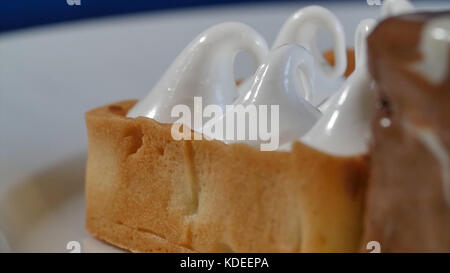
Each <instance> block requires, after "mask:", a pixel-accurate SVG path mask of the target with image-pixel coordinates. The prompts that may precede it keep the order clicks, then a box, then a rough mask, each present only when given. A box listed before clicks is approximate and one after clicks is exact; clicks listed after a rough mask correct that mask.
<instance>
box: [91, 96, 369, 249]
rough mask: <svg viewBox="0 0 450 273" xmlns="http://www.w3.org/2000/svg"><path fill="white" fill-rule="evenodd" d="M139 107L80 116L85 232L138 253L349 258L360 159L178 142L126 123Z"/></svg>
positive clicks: (142, 122) (140, 121) (299, 148)
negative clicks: (85, 142)
mask: <svg viewBox="0 0 450 273" xmlns="http://www.w3.org/2000/svg"><path fill="white" fill-rule="evenodd" d="M135 102H136V101H123V102H119V103H115V104H112V105H107V106H103V107H100V108H97V109H94V110H92V111H90V112H88V113H86V124H87V129H88V137H89V156H88V163H87V170H86V228H87V230H88V231H90V232H91V233H92V234H93V235H94V236H96V237H97V238H99V239H102V240H104V241H107V242H109V243H111V244H114V245H117V246H119V247H122V248H125V249H128V250H131V251H136V252H166V251H167V252H185V251H198V252H352V251H357V250H358V247H359V245H360V237H361V233H362V216H363V215H362V214H363V198H364V195H365V187H366V180H367V171H366V170H367V168H366V165H367V163H366V161H367V160H366V158H365V157H348V158H343V157H335V156H330V155H327V154H324V153H321V152H319V151H317V150H314V149H312V148H309V147H307V146H305V145H303V144H301V143H298V142H297V143H295V144H294V145H293V151H292V152H262V151H259V150H257V149H255V148H252V147H250V146H247V145H245V144H234V145H226V144H224V143H222V142H219V141H208V140H195V141H176V140H174V139H173V138H172V137H171V133H170V131H171V125H170V124H160V123H158V122H156V121H154V120H152V119H148V118H143V117H139V118H135V119H134V118H126V117H125V115H126V113H127V111H128V110H129V109H130V108H131V107H132V106H133V105H134V104H135Z"/></svg>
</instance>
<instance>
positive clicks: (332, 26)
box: [272, 6, 347, 106]
mask: <svg viewBox="0 0 450 273" xmlns="http://www.w3.org/2000/svg"><path fill="white" fill-rule="evenodd" d="M320 28H321V29H324V30H326V31H327V32H328V33H329V34H330V35H331V36H332V38H333V53H334V56H335V65H334V66H330V65H329V64H328V62H327V61H326V60H325V59H324V57H323V55H322V52H321V51H320V50H319V48H318V47H317V41H316V35H317V31H318V29H320ZM285 44H299V45H302V46H304V47H306V48H307V49H308V50H310V51H311V52H312V54H313V56H314V58H315V60H316V63H317V64H318V65H317V68H316V73H315V74H316V79H315V86H314V92H312V93H311V94H304V96H305V98H306V99H307V100H308V101H310V102H311V103H312V104H313V105H315V106H317V105H319V104H320V103H322V102H323V101H324V100H325V99H327V98H328V97H329V96H331V95H332V94H334V93H336V90H338V89H339V88H340V87H341V86H342V85H343V84H344V81H345V78H344V77H343V75H344V73H345V69H346V67H347V54H346V47H345V34H344V29H343V27H342V25H341V22H340V21H339V19H338V18H337V17H336V16H335V15H334V14H333V13H332V12H331V11H329V10H327V9H325V8H323V7H320V6H308V7H305V8H302V9H300V10H298V11H297V12H295V13H294V14H292V15H291V16H290V17H289V18H288V19H287V20H286V22H285V23H284V25H283V26H282V27H281V30H280V31H279V33H278V36H277V38H276V39H275V42H274V44H273V46H272V49H273V48H277V47H279V46H281V45H285ZM299 72H300V71H299ZM299 77H302V75H301V74H300V75H299Z"/></svg>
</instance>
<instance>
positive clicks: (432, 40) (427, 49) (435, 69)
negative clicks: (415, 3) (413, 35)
mask: <svg viewBox="0 0 450 273" xmlns="http://www.w3.org/2000/svg"><path fill="white" fill-rule="evenodd" d="M420 51H421V52H422V60H421V61H420V62H419V63H416V64H415V65H414V66H413V69H415V70H416V71H418V72H419V73H421V74H422V75H424V76H425V77H426V78H427V79H428V80H429V81H430V82H431V83H433V84H440V83H441V82H443V81H444V80H445V79H446V77H447V76H448V73H449V71H448V66H449V64H448V60H449V56H448V54H449V51H450V16H441V17H438V18H436V19H434V20H431V21H430V22H427V23H426V25H425V27H424V28H423V31H422V40H421V43H420Z"/></svg>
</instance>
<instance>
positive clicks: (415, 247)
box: [362, 12, 450, 252]
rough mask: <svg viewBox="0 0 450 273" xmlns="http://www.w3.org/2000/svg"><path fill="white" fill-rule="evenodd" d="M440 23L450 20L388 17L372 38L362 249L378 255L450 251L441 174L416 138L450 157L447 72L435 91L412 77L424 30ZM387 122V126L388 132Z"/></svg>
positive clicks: (418, 77)
mask: <svg viewBox="0 0 450 273" xmlns="http://www.w3.org/2000/svg"><path fill="white" fill-rule="evenodd" d="M442 15H444V16H450V12H440V13H420V14H411V15H404V16H399V17H391V18H388V19H386V20H384V21H383V22H381V23H380V24H379V25H378V26H377V27H376V28H375V30H374V31H373V32H372V33H371V35H370V36H369V37H368V53H369V70H370V73H371V75H372V76H373V78H374V81H375V84H376V90H377V96H378V109H377V114H376V116H375V118H374V120H373V124H372V129H373V139H372V145H371V166H370V179H369V185H368V192H367V201H366V215H365V232H364V233H365V234H364V236H363V242H362V243H363V248H365V247H364V246H365V245H366V244H367V242H369V241H378V242H380V244H381V252H449V251H450V204H449V203H448V202H446V200H445V193H444V186H443V184H444V181H443V177H442V166H441V163H440V161H439V160H438V159H437V157H436V156H435V154H433V152H432V151H431V150H430V148H429V147H428V146H427V145H426V144H425V143H424V141H423V140H422V139H421V137H420V136H419V135H418V134H417V132H418V130H426V131H427V132H431V134H433V135H434V136H435V137H436V139H438V140H439V142H440V143H441V144H442V146H443V147H444V149H445V150H446V152H447V153H449V151H450V70H447V75H446V79H445V80H444V81H442V82H441V83H439V84H433V83H431V82H430V81H429V80H428V79H427V78H426V77H424V76H423V75H421V74H420V72H419V71H418V70H417V69H414V65H415V64H416V63H418V62H420V61H421V60H422V54H421V51H420V48H419V45H420V41H421V37H422V30H423V28H424V26H425V23H426V22H427V21H429V20H430V19H432V18H436V17H437V16H442ZM449 56H450V55H449ZM448 63H450V60H449V62H448ZM382 119H385V120H384V121H387V120H389V121H390V125H389V123H388V124H386V123H385V124H384V126H383V125H382ZM386 125H389V126H386ZM449 167H450V166H449Z"/></svg>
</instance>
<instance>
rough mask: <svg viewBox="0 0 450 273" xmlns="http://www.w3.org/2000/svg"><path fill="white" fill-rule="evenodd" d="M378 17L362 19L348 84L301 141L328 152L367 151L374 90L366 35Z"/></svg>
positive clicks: (330, 101) (349, 153) (323, 106)
mask: <svg viewBox="0 0 450 273" xmlns="http://www.w3.org/2000/svg"><path fill="white" fill-rule="evenodd" d="M374 25H375V20H373V19H366V20H363V21H361V23H360V24H359V25H358V27H357V29H356V33H355V57H356V59H355V61H356V66H355V71H354V72H353V73H352V74H351V75H350V77H349V78H348V79H347V81H346V83H345V86H344V87H343V88H342V89H341V90H340V91H339V92H338V93H336V94H335V95H333V96H332V97H331V98H330V99H329V100H328V101H327V102H326V103H325V105H322V106H321V110H323V113H324V115H323V117H322V118H321V119H320V120H319V121H318V122H317V123H316V124H315V125H314V127H313V128H312V129H311V131H309V132H308V133H307V134H306V135H305V136H304V137H302V138H301V141H302V142H303V143H305V144H307V145H309V146H311V147H314V148H316V149H318V150H321V151H323V152H326V153H329V154H335V155H341V156H345V155H355V154H365V153H367V152H368V149H367V143H368V140H369V138H370V135H371V133H370V126H369V124H370V120H371V118H372V114H373V112H374V109H373V105H374V99H375V98H374V92H373V90H372V89H371V85H370V83H371V77H370V75H369V73H368V71H367V67H366V66H367V65H366V59H367V57H366V55H367V53H366V50H367V49H366V37H367V36H368V34H369V33H370V31H371V30H372V28H373V27H374Z"/></svg>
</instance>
